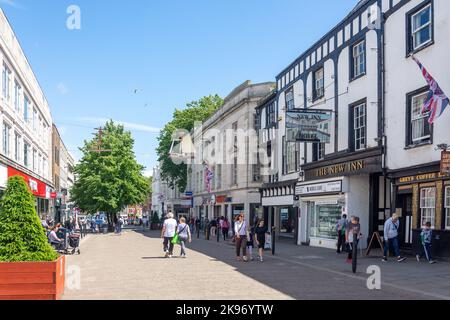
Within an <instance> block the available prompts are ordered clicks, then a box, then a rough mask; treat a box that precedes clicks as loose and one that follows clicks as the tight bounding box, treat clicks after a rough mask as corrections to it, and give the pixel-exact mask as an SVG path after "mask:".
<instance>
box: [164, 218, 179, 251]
mask: <svg viewBox="0 0 450 320" xmlns="http://www.w3.org/2000/svg"><path fill="white" fill-rule="evenodd" d="M173 217H174V216H173V213H172V212H169V213H168V214H167V219H166V220H165V221H164V224H163V228H162V231H161V238H164V242H163V245H164V252H165V254H166V256H165V257H166V258H172V256H173V243H172V239H173V237H174V236H175V232H176V229H177V221H176V220H175V219H174V218H173Z"/></svg>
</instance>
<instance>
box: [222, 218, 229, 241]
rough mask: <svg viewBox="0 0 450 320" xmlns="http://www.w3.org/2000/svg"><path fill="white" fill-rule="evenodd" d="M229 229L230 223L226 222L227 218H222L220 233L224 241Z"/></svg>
mask: <svg viewBox="0 0 450 320" xmlns="http://www.w3.org/2000/svg"><path fill="white" fill-rule="evenodd" d="M229 230H230V223H229V222H228V218H224V219H223V221H222V235H223V241H226V240H227V238H228V231H229Z"/></svg>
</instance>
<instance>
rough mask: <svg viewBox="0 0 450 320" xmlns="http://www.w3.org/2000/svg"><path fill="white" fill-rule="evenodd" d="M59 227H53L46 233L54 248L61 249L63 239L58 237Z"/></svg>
mask: <svg viewBox="0 0 450 320" xmlns="http://www.w3.org/2000/svg"><path fill="white" fill-rule="evenodd" d="M58 231H59V229H58V227H57V226H55V227H53V228H52V229H51V231H50V234H49V235H48V241H49V242H50V244H51V245H52V247H54V248H55V249H56V250H62V249H63V242H64V240H63V239H60V238H58V235H57V233H58Z"/></svg>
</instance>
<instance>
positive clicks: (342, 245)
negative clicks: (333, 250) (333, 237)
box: [337, 232, 345, 253]
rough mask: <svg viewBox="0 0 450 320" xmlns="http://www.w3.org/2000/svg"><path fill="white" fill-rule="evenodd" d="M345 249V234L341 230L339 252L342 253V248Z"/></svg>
mask: <svg viewBox="0 0 450 320" xmlns="http://www.w3.org/2000/svg"><path fill="white" fill-rule="evenodd" d="M344 249H345V234H342V233H341V232H339V233H338V244H337V252H338V253H341V250H342V251H344Z"/></svg>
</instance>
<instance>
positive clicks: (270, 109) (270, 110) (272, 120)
mask: <svg viewBox="0 0 450 320" xmlns="http://www.w3.org/2000/svg"><path fill="white" fill-rule="evenodd" d="M276 112H277V110H276V102H275V101H273V102H272V103H270V104H269V105H268V106H267V107H266V127H270V126H271V125H274V124H276V123H277V119H276V117H277V113H276Z"/></svg>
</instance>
